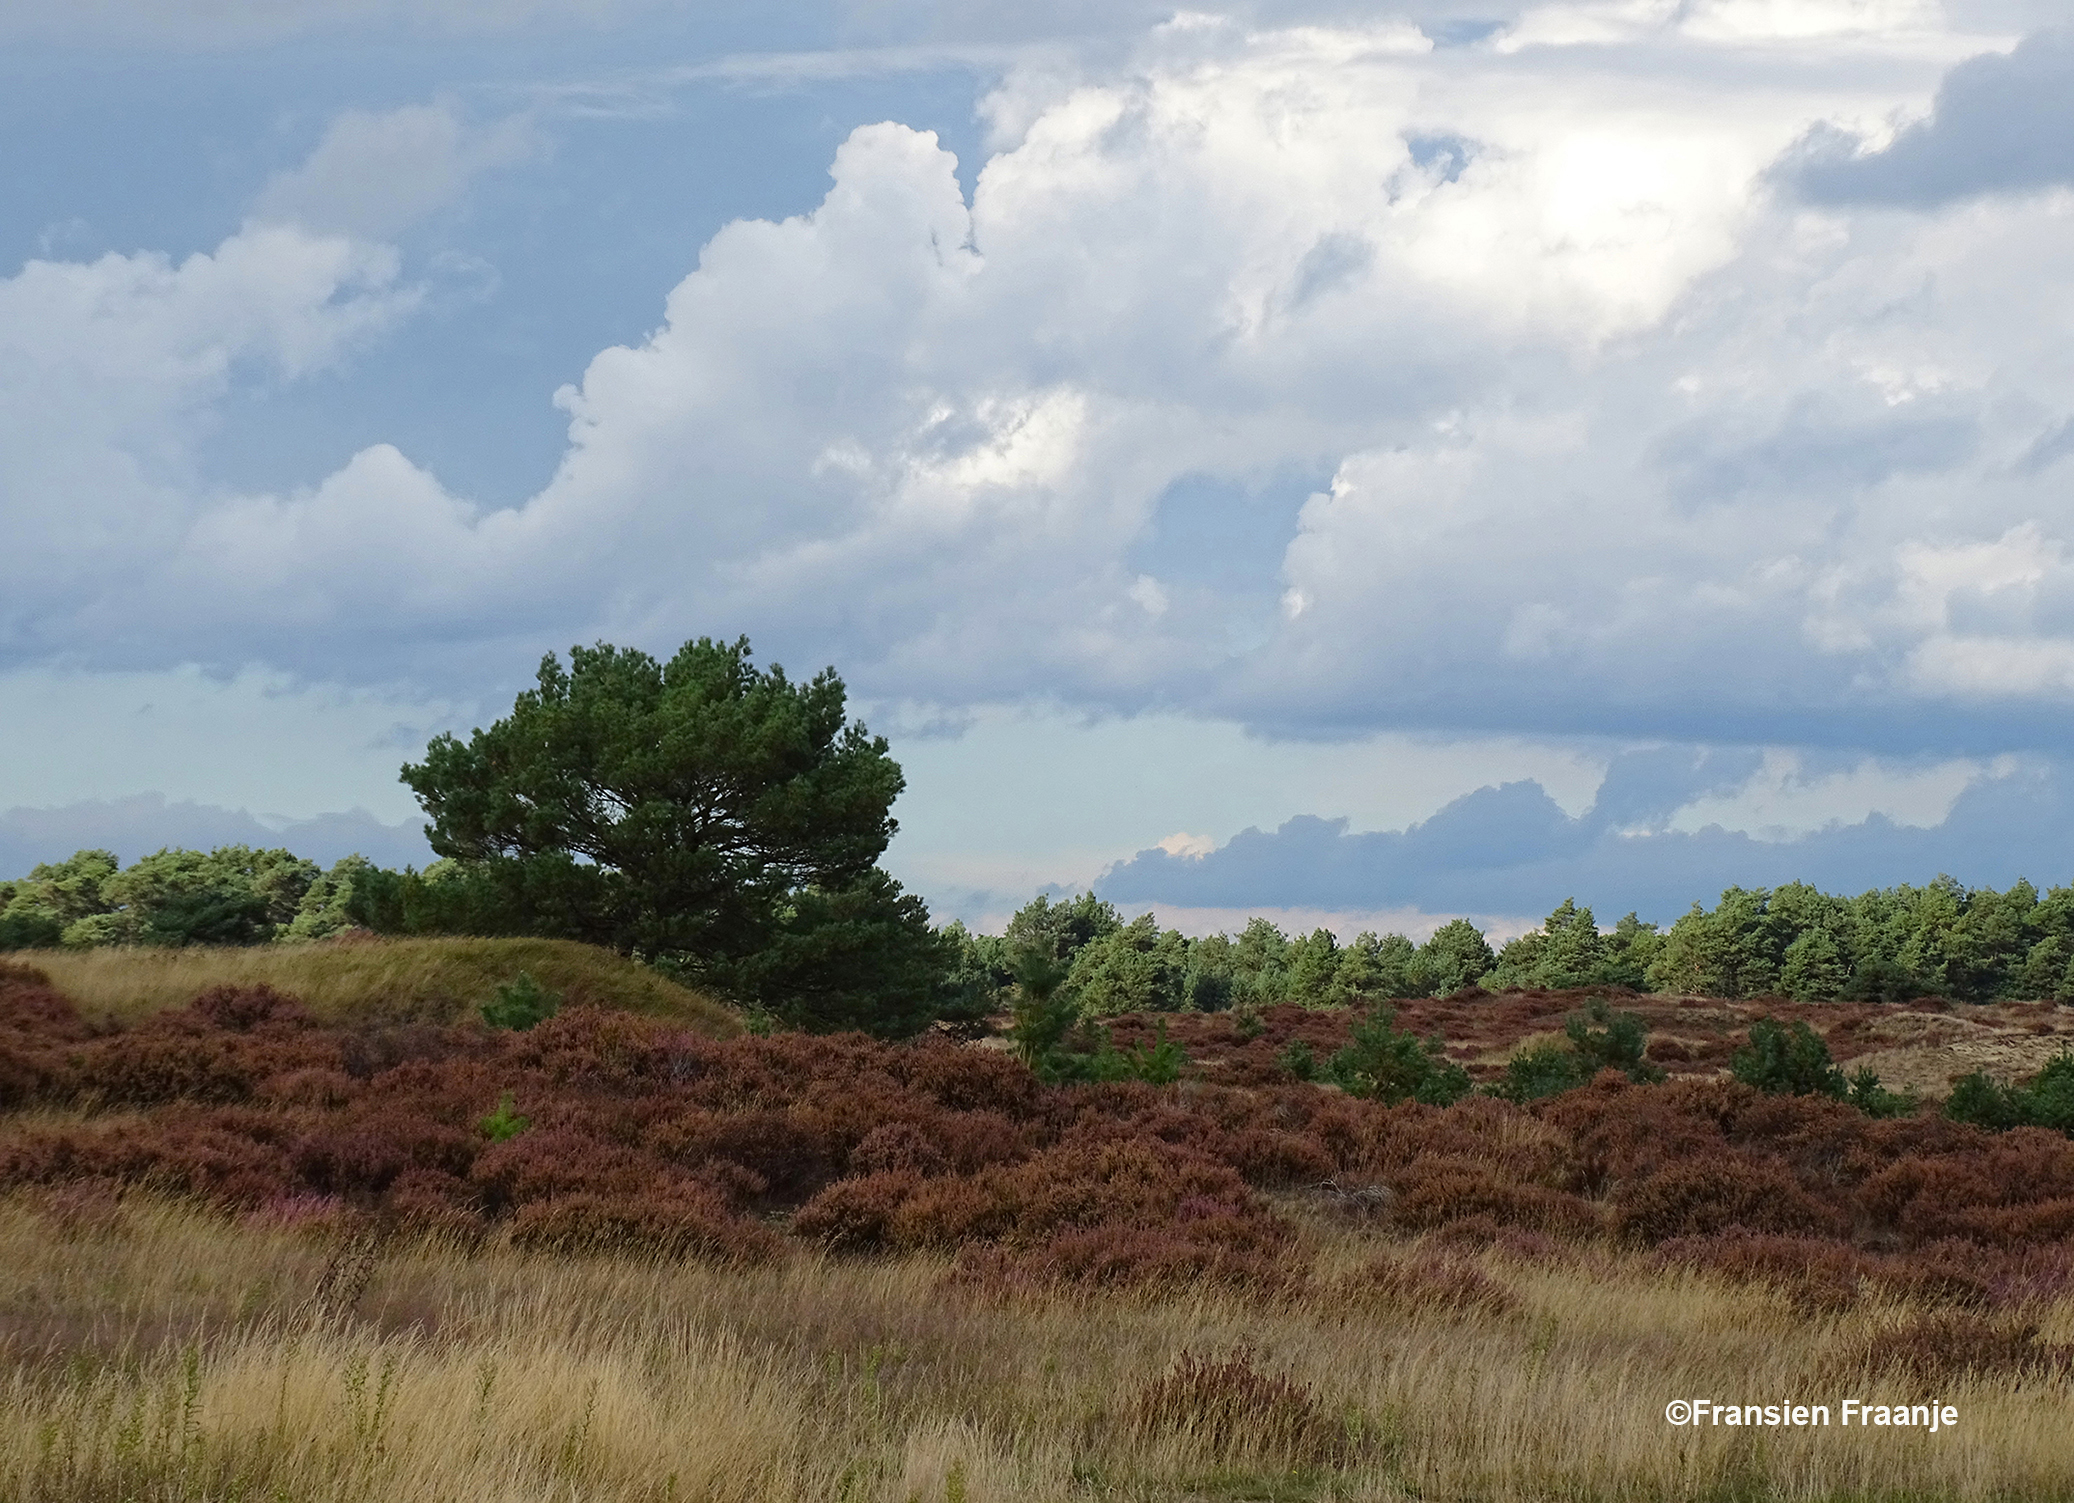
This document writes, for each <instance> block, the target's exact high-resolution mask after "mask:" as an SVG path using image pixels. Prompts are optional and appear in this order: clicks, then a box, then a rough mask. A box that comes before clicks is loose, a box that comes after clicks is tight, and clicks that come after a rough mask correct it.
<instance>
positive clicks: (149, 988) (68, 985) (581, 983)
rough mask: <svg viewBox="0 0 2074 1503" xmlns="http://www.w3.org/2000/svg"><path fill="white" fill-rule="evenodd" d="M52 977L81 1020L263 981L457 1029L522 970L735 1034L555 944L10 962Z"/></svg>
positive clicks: (332, 1010) (723, 1014)
mask: <svg viewBox="0 0 2074 1503" xmlns="http://www.w3.org/2000/svg"><path fill="white" fill-rule="evenodd" d="M7 958H8V959H9V960H12V961H16V962H19V963H22V964H26V965H31V966H34V967H36V968H37V969H38V970H41V971H42V972H43V973H44V974H45V975H47V976H49V977H50V979H51V984H52V985H54V986H56V987H57V989H58V990H59V991H61V992H63V993H64V994H65V995H66V996H68V997H70V998H71V999H72V1001H73V1003H74V1005H75V1006H77V1007H78V1008H79V1010H80V1011H81V1012H82V1013H84V1014H85V1015H86V1016H88V1017H100V1016H104V1015H110V1014H112V1015H113V1016H115V1017H117V1018H121V1019H124V1020H126V1021H127V1020H132V1019H135V1018H138V1017H141V1016H143V1015H145V1014H146V1013H152V1012H158V1011H161V1010H162V1009H165V1008H170V1007H183V1006H185V1005H186V1004H187V1003H188V1002H189V1001H191V1000H192V999H193V998H194V996H195V994H196V993H198V992H201V991H203V990H205V989H206V988H208V987H211V986H216V985H220V984H225V983H228V984H231V985H237V986H251V985H256V984H259V983H264V984H266V985H268V986H272V987H276V988H278V989H279V990H281V991H284V992H287V993H289V994H290V995H291V996H295V997H298V998H300V999H301V1000H302V1001H303V1003H304V1004H305V1005H307V1006H308V1007H309V1008H310V1010H311V1011H312V1012H314V1013H316V1014H317V1015H318V1016H319V1017H321V1018H323V1019H325V1020H326V1021H330V1022H341V1023H342V1022H354V1021H362V1020H366V1021H383V1022H403V1021H412V1022H432V1023H447V1022H454V1021H457V1020H459V1019H461V1018H464V1017H466V1016H468V1015H470V1014H471V1013H472V1012H473V1011H474V1010H475V1008H476V1007H478V1006H480V1005H481V1004H482V1003H484V1002H486V1001H488V1000H489V999H490V997H491V995H492V994H493V992H494V991H495V989H496V988H497V987H498V986H500V985H502V984H503V983H505V982H508V981H510V980H511V979H512V978H513V977H515V976H516V975H518V973H519V972H520V971H521V970H524V971H529V972H531V973H532V975H533V977H534V979H535V980H537V981H538V982H540V984H541V985H543V986H545V987H547V988H549V989H550V990H553V991H557V992H560V993H561V994H562V996H563V999H564V1001H565V1002H567V1003H570V1004H574V1003H579V1002H589V1003H595V1004H598V1005H600V1006H607V1007H617V1008H624V1009H626V1010H628V1011H630V1012H639V1013H647V1014H649V1015H651V1016H654V1017H667V1018H674V1019H677V1020H679V1021H681V1022H684V1023H686V1024H687V1025H689V1026H691V1027H693V1028H696V1029H698V1030H699V1031H700V1032H702V1033H707V1034H710V1035H713V1036H714V1037H726V1036H729V1035H732V1034H734V1033H737V1032H739V1031H740V1024H739V1022H738V1021H737V1020H736V1018H735V1015H734V1013H733V1012H732V1011H731V1010H730V1009H729V1008H727V1007H726V1006H725V1005H723V1004H722V1003H720V1002H718V1001H716V1000H714V999H713V998H712V997H709V996H707V995H706V994H704V993H703V992H698V991H693V990H691V989H689V988H687V987H682V986H679V985H677V984H676V983H675V982H673V981H670V980H668V979H667V978H665V977H663V976H660V975H658V974H656V973H655V972H654V971H652V970H650V969H648V968H647V967H646V966H643V965H638V964H636V963H635V962H633V961H631V960H628V959H627V958H626V957H625V956H622V955H616V954H614V953H613V952H611V951H610V950H601V949H598V948H597V947H595V946H592V945H581V944H576V943H574V942H573V941H569V940H558V939H367V938H357V937H356V938H354V939H350V940H334V941H327V942H320V943H316V944H307V945H259V946H253V947H251V948H246V949H204V948H197V949H187V950H153V949H104V950H24V951H17V952H15V953H13V954H10V955H9V956H8V957H7Z"/></svg>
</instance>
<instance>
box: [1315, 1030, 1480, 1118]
mask: <svg viewBox="0 0 2074 1503" xmlns="http://www.w3.org/2000/svg"><path fill="white" fill-rule="evenodd" d="M1395 1019H1396V1012H1395V1011H1394V1009H1392V1008H1389V1007H1387V1006H1379V1007H1377V1008H1376V1010H1375V1011H1374V1012H1373V1013H1371V1014H1370V1015H1369V1016H1368V1017H1367V1018H1366V1019H1364V1020H1363V1021H1361V1022H1359V1023H1356V1024H1355V1025H1354V1027H1353V1030H1352V1036H1351V1039H1350V1041H1349V1043H1348V1044H1347V1047H1346V1048H1344V1049H1342V1050H1340V1051H1339V1052H1338V1053H1337V1054H1334V1055H1333V1056H1332V1058H1331V1059H1330V1060H1329V1061H1327V1063H1326V1066H1325V1070H1326V1073H1327V1075H1329V1076H1330V1077H1331V1078H1332V1080H1333V1082H1334V1083H1335V1084H1337V1085H1338V1086H1339V1087H1340V1089H1341V1090H1343V1091H1345V1092H1346V1093H1347V1094H1348V1095H1350V1096H1359V1097H1362V1098H1364V1099H1374V1100H1377V1101H1381V1102H1383V1103H1385V1104H1386V1105H1395V1104H1396V1103H1397V1102H1400V1101H1420V1102H1424V1103H1426V1104H1427V1105H1430V1106H1446V1105H1447V1104H1448V1103H1449V1102H1451V1101H1459V1100H1460V1099H1461V1098H1462V1097H1463V1096H1465V1095H1467V1094H1468V1093H1469V1073H1468V1072H1467V1071H1466V1070H1464V1069H1463V1068H1462V1067H1461V1066H1460V1065H1457V1064H1454V1063H1453V1062H1451V1061H1450V1060H1448V1059H1447V1057H1446V1056H1445V1054H1444V1053H1443V1052H1442V1045H1441V1042H1440V1040H1439V1039H1437V1038H1435V1039H1431V1040H1428V1041H1427V1042H1425V1043H1421V1042H1419V1040H1418V1038H1417V1037H1415V1036H1414V1035H1413V1034H1411V1033H1410V1032H1408V1031H1406V1030H1404V1029H1400V1028H1398V1027H1397V1026H1396V1022H1395Z"/></svg>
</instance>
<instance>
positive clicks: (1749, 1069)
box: [1729, 1018, 1846, 1098]
mask: <svg viewBox="0 0 2074 1503" xmlns="http://www.w3.org/2000/svg"><path fill="white" fill-rule="evenodd" d="M1729 1070H1730V1073H1732V1074H1733V1075H1734V1076H1735V1078H1736V1079H1737V1080H1740V1081H1742V1082H1743V1084H1745V1085H1748V1086H1754V1087H1756V1088H1757V1089H1758V1090H1760V1091H1764V1092H1767V1093H1770V1094H1779V1093H1785V1094H1789V1095H1794V1096H1833V1097H1839V1098H1840V1097H1842V1096H1843V1094H1844V1091H1845V1089H1846V1087H1845V1083H1844V1072H1843V1071H1842V1070H1840V1069H1838V1068H1837V1066H1836V1065H1835V1063H1834V1062H1832V1061H1831V1060H1830V1058H1829V1046H1828V1045H1827V1044H1825V1043H1824V1042H1822V1035H1820V1034H1819V1033H1817V1032H1815V1030H1814V1029H1812V1028H1810V1027H1808V1025H1807V1023H1806V1022H1805V1021H1804V1020H1802V1019H1798V1018H1796V1019H1795V1020H1794V1023H1793V1026H1792V1027H1791V1028H1782V1027H1781V1026H1780V1025H1779V1024H1778V1023H1776V1022H1774V1021H1773V1020H1772V1019H1770V1018H1759V1019H1758V1020H1757V1021H1756V1022H1755V1023H1752V1024H1751V1025H1750V1043H1749V1046H1748V1047H1747V1048H1744V1049H1740V1050H1738V1051H1737V1052H1736V1055H1735V1059H1734V1061H1733V1062H1732V1063H1731V1064H1730V1066H1729Z"/></svg>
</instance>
